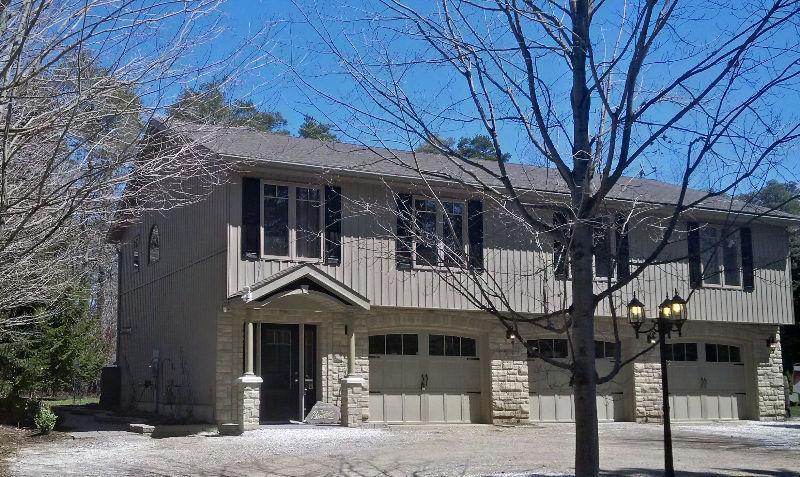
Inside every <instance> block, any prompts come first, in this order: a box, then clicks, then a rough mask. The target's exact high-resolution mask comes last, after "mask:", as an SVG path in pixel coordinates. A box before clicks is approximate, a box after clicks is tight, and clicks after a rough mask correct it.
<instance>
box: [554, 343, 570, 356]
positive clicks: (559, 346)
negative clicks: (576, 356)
mask: <svg viewBox="0 0 800 477" xmlns="http://www.w3.org/2000/svg"><path fill="white" fill-rule="evenodd" d="M553 357H554V358H566V357H567V340H553Z"/></svg>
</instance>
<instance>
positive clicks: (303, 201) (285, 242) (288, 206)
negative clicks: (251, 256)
mask: <svg viewBox="0 0 800 477" xmlns="http://www.w3.org/2000/svg"><path fill="white" fill-rule="evenodd" d="M263 194H264V195H263V198H264V251H263V253H264V255H268V256H275V257H289V258H293V259H294V258H308V259H318V258H321V256H322V220H323V217H322V213H323V207H322V193H321V190H320V189H319V188H317V187H300V186H294V185H280V184H264V189H263Z"/></svg>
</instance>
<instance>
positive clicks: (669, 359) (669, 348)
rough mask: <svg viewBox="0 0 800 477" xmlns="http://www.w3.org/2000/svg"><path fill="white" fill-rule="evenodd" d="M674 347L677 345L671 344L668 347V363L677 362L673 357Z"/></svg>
mask: <svg viewBox="0 0 800 477" xmlns="http://www.w3.org/2000/svg"><path fill="white" fill-rule="evenodd" d="M674 346H675V345H671V344H668V345H667V353H666V359H667V361H675V360H674V359H672V357H673V355H674V353H673V352H672V348H673V347H674Z"/></svg>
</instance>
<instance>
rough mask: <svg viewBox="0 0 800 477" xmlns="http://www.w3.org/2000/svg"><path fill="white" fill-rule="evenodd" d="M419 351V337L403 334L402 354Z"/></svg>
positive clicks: (411, 353)
mask: <svg viewBox="0 0 800 477" xmlns="http://www.w3.org/2000/svg"><path fill="white" fill-rule="evenodd" d="M418 351H419V337H418V336H417V335H412V334H405V335H403V354H405V355H413V354H417V352H418Z"/></svg>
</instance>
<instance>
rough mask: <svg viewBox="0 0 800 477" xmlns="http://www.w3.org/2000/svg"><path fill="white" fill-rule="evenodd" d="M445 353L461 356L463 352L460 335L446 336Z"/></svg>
mask: <svg viewBox="0 0 800 477" xmlns="http://www.w3.org/2000/svg"><path fill="white" fill-rule="evenodd" d="M444 354H445V355H446V356H459V355H460V354H461V339H460V338H459V337H458V336H445V337H444Z"/></svg>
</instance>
